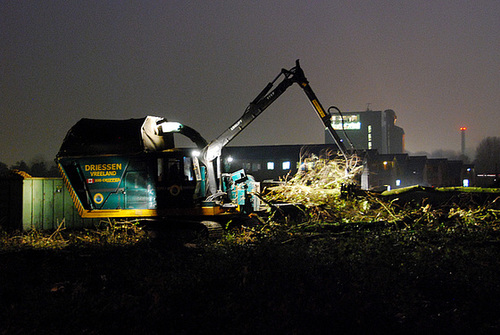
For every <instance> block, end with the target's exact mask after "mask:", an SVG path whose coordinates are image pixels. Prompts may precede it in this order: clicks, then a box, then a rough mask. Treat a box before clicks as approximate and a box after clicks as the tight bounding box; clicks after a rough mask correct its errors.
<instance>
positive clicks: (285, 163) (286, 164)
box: [282, 161, 290, 170]
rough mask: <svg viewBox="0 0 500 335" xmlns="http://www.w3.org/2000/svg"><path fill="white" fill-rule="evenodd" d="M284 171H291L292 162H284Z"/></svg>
mask: <svg viewBox="0 0 500 335" xmlns="http://www.w3.org/2000/svg"><path fill="white" fill-rule="evenodd" d="M282 167H283V170H290V161H286V162H283V164H282Z"/></svg>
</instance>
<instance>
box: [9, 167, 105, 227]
mask: <svg viewBox="0 0 500 335" xmlns="http://www.w3.org/2000/svg"><path fill="white" fill-rule="evenodd" d="M63 220H64V226H65V227H66V228H70V229H72V228H84V227H92V226H94V224H96V223H98V222H96V221H95V220H91V219H82V218H81V217H80V215H79V214H78V212H77V211H76V209H75V207H74V205H73V201H72V199H71V196H70V194H69V192H68V190H67V188H66V187H65V186H64V183H63V180H62V178H34V177H27V176H26V174H12V175H11V176H7V177H3V178H0V226H1V227H2V228H3V229H4V230H7V231H12V230H30V229H39V230H51V229H56V228H57V227H58V225H59V224H60V223H61V222H62V221H63Z"/></svg>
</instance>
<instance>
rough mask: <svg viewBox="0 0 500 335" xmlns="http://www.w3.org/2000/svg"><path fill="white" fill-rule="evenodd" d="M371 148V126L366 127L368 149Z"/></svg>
mask: <svg viewBox="0 0 500 335" xmlns="http://www.w3.org/2000/svg"><path fill="white" fill-rule="evenodd" d="M372 146H373V144H372V125H371V124H369V125H368V149H371V148H372Z"/></svg>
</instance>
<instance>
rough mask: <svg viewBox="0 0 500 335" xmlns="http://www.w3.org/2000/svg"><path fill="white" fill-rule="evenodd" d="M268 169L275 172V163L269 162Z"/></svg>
mask: <svg viewBox="0 0 500 335" xmlns="http://www.w3.org/2000/svg"><path fill="white" fill-rule="evenodd" d="M267 169H268V170H274V162H267Z"/></svg>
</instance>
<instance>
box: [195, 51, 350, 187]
mask: <svg viewBox="0 0 500 335" xmlns="http://www.w3.org/2000/svg"><path fill="white" fill-rule="evenodd" d="M281 76H283V77H284V78H283V80H282V81H281V82H280V83H279V84H277V85H276V87H275V88H274V89H273V87H274V85H275V82H276V81H277V80H278V79H279V78H280V77H281ZM294 83H296V84H298V85H299V86H300V87H301V88H302V89H303V90H304V93H305V94H306V96H307V97H308V99H309V101H310V102H311V104H312V106H313V108H314V110H315V111H316V113H317V114H318V116H319V118H320V119H321V121H322V122H323V124H324V125H325V127H326V128H327V129H328V131H329V132H330V134H331V135H332V137H333V139H334V141H335V144H336V145H337V147H338V149H339V151H340V152H341V153H342V155H345V154H346V148H345V145H344V143H343V142H342V140H341V139H340V137H339V135H338V134H337V133H336V132H335V130H334V129H333V128H332V126H331V115H330V114H329V113H327V112H325V109H324V108H323V106H322V105H321V103H320V102H319V100H318V98H317V97H316V94H315V93H314V91H313V90H312V88H311V86H310V85H309V81H308V80H307V78H306V77H305V75H304V71H303V70H302V68H301V67H300V63H299V60H297V61H296V63H295V67H293V68H292V69H290V70H286V69H282V70H281V72H280V74H279V75H278V76H277V77H276V78H275V79H274V80H273V81H272V82H270V83H269V84H267V86H266V87H265V88H264V89H263V90H262V91H261V92H260V93H259V94H258V95H257V97H256V98H255V99H254V100H253V101H252V102H251V103H250V104H249V105H248V107H247V109H246V110H245V112H244V113H243V115H242V116H241V117H240V118H239V119H238V120H237V121H236V122H235V123H233V124H232V125H231V126H230V127H229V128H227V129H226V130H225V131H224V132H223V133H222V134H221V135H219V136H218V137H217V138H216V139H215V140H213V141H211V142H210V143H209V144H208V145H207V146H206V147H205V148H204V149H203V150H202V154H201V159H202V161H203V162H204V163H205V165H206V166H207V174H208V183H209V192H210V193H212V194H215V192H216V191H217V186H216V185H217V184H218V183H217V180H216V179H217V177H216V176H215V169H217V171H220V168H219V165H220V162H218V160H220V156H221V154H222V149H223V148H224V147H225V146H226V145H227V144H228V143H229V142H230V141H231V140H232V139H234V138H235V137H236V136H237V135H238V134H239V133H240V132H241V131H243V129H245V128H246V127H247V126H248V125H249V124H250V123H252V122H253V121H254V120H255V119H256V118H257V117H258V116H259V115H260V114H261V113H262V112H263V111H264V110H265V109H266V108H267V107H269V106H270V105H271V104H272V103H273V102H274V101H276V100H277V99H278V98H279V97H280V96H281V95H282V94H283V93H284V92H285V91H286V90H287V89H288V88H289V87H290V86H292V85H293V84H294ZM215 160H217V167H214V161H215ZM218 177H219V178H220V176H218ZM219 184H220V183H219Z"/></svg>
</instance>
